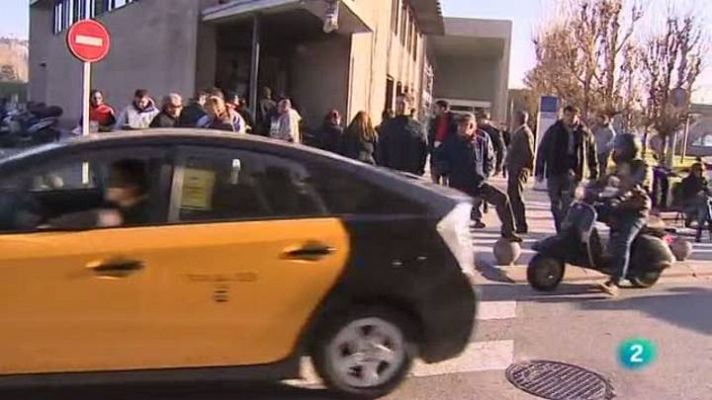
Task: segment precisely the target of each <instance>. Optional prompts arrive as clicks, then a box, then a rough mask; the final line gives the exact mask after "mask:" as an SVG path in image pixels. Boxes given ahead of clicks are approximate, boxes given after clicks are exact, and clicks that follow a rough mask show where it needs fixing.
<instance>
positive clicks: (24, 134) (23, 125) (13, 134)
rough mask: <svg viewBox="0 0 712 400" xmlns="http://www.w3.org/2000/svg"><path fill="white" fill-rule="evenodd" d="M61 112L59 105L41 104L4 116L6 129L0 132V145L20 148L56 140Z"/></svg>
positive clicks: (58, 136) (57, 138)
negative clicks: (19, 112) (30, 109)
mask: <svg viewBox="0 0 712 400" xmlns="http://www.w3.org/2000/svg"><path fill="white" fill-rule="evenodd" d="M62 114H63V111H62V108H60V107H56V106H51V107H46V106H43V107H37V108H35V109H33V110H32V111H27V112H25V113H21V114H17V115H14V116H11V117H8V118H6V121H5V123H4V125H5V126H6V127H7V129H5V131H4V132H2V134H0V147H4V148H20V149H21V148H27V147H33V146H38V145H41V144H46V143H51V142H55V141H58V140H59V139H60V137H61V131H60V129H59V128H58V124H59V118H60V117H61V116H62Z"/></svg>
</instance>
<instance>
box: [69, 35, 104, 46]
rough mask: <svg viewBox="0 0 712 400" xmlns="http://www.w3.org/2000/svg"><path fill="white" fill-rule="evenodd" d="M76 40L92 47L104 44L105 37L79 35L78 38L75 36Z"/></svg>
mask: <svg viewBox="0 0 712 400" xmlns="http://www.w3.org/2000/svg"><path fill="white" fill-rule="evenodd" d="M74 42H75V43H77V44H83V45H85V46H92V47H101V46H103V45H104V39H102V38H100V37H96V36H86V35H77V36H76V38H74Z"/></svg>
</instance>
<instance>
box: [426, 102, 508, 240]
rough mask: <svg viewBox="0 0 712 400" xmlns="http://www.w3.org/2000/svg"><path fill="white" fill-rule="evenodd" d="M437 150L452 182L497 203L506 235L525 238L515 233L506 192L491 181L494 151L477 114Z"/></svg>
mask: <svg viewBox="0 0 712 400" xmlns="http://www.w3.org/2000/svg"><path fill="white" fill-rule="evenodd" d="M457 133H458V134H457V135H451V136H450V138H448V139H447V140H446V141H445V143H443V145H442V146H441V148H440V151H438V152H437V163H438V169H439V171H441V172H442V173H443V175H445V176H447V177H448V179H449V181H450V186H451V187H453V188H455V189H458V190H460V191H463V192H465V193H467V194H469V195H470V196H472V197H476V198H479V199H482V200H484V201H486V202H488V203H491V204H493V205H494V206H495V207H496V208H497V215H498V216H499V219H500V221H501V222H502V237H504V238H505V239H508V240H510V241H512V242H521V241H522V239H521V238H520V237H519V236H517V235H516V234H515V233H514V218H513V216H512V207H511V205H510V203H509V197H508V196H507V194H506V193H504V192H502V191H501V190H499V189H497V188H496V187H494V186H492V185H490V184H488V183H487V180H488V179H489V176H490V175H491V173H492V170H493V168H494V152H493V150H492V144H491V143H490V139H489V136H488V135H487V133H485V132H484V131H481V130H478V129H477V118H475V116H474V115H472V114H466V115H464V116H463V118H462V119H461V120H460V122H459V124H458V130H457Z"/></svg>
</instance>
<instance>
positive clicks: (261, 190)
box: [172, 150, 325, 222]
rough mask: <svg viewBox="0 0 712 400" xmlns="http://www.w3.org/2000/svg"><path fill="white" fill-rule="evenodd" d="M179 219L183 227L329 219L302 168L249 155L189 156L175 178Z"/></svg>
mask: <svg viewBox="0 0 712 400" xmlns="http://www.w3.org/2000/svg"><path fill="white" fill-rule="evenodd" d="M176 176H177V179H176V183H174V184H175V185H177V187H176V188H174V199H172V207H173V208H174V210H175V211H174V219H176V220H178V221H184V222H200V221H229V220H246V219H247V220H249V219H265V218H294V217H309V216H320V215H324V212H325V210H324V206H323V204H322V202H321V199H320V198H319V197H318V196H317V194H316V192H315V191H314V189H313V188H312V186H311V184H310V177H309V175H308V174H307V171H306V169H304V168H303V167H302V166H301V165H299V164H298V163H295V162H292V161H289V160H286V159H282V158H279V157H275V156H271V155H266V154H256V153H251V152H247V151H237V150H236V151H232V150H215V151H205V150H204V151H202V152H197V153H195V152H191V151H186V152H185V156H184V157H183V162H182V164H181V168H180V169H179V170H178V171H177V173H176Z"/></svg>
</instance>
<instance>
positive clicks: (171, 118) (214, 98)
mask: <svg viewBox="0 0 712 400" xmlns="http://www.w3.org/2000/svg"><path fill="white" fill-rule="evenodd" d="M89 121H90V124H91V127H90V130H91V131H93V132H111V131H120V130H140V129H150V128H176V127H178V128H204V129H216V130H221V131H228V132H234V133H242V134H246V133H252V134H259V135H263V136H269V137H272V138H275V139H280V140H284V141H288V142H293V143H300V142H302V135H301V132H300V123H301V116H300V115H299V113H298V112H297V111H296V110H295V109H294V108H293V107H292V102H291V100H290V99H289V98H287V97H281V98H279V99H278V100H274V99H273V97H272V91H271V90H270V89H269V88H264V90H263V93H262V97H261V98H260V101H259V106H258V107H257V115H256V116H253V115H252V113H251V112H250V110H249V109H248V107H247V104H246V101H245V99H244V98H241V97H240V96H238V95H237V94H235V93H227V94H225V93H224V92H223V91H222V90H221V89H218V88H212V89H209V90H204V91H199V92H198V93H196V94H195V96H194V97H193V98H192V99H191V100H190V101H189V102H188V104H187V105H186V104H184V101H183V98H182V96H181V95H180V94H178V93H170V94H168V95H166V96H164V97H163V99H162V101H161V104H160V106H159V105H157V104H156V102H155V101H154V100H153V98H152V97H151V95H150V93H149V92H148V91H147V90H145V89H137V90H136V91H135V92H134V96H133V99H132V100H131V102H130V104H128V105H127V106H126V107H124V108H122V109H121V110H120V111H119V112H116V110H115V109H114V108H113V107H111V106H110V105H108V104H107V103H106V101H105V99H104V94H103V93H102V92H101V91H100V90H93V91H92V92H91V97H90V107H89Z"/></svg>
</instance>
